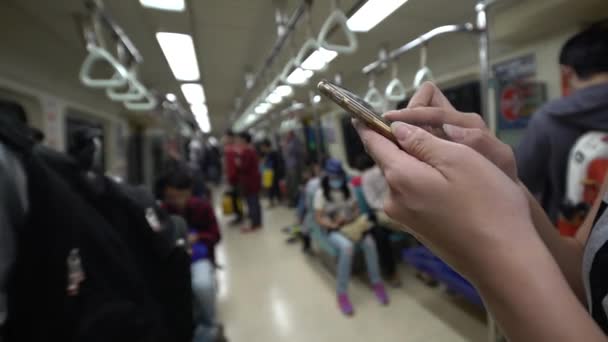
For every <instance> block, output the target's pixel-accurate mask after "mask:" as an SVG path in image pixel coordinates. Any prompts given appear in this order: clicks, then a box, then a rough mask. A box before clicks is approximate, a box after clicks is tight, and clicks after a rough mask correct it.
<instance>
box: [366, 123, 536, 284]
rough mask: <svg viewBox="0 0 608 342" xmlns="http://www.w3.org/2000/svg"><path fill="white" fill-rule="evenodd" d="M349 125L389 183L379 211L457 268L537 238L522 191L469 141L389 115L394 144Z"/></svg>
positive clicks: (470, 270)
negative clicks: (451, 138) (445, 137)
mask: <svg viewBox="0 0 608 342" xmlns="http://www.w3.org/2000/svg"><path fill="white" fill-rule="evenodd" d="M355 126H356V128H357V130H358V132H359V134H360V136H361V138H362V140H363V143H364V145H365V147H366V148H367V150H368V152H369V153H370V154H371V155H372V157H373V158H374V159H375V160H376V162H377V163H378V165H379V166H380V168H381V169H382V170H383V172H384V175H385V177H386V180H387V183H388V185H389V190H390V191H389V192H390V193H389V196H388V198H387V199H386V200H385V205H384V209H385V211H386V213H387V214H388V215H389V216H390V217H391V218H393V219H394V220H396V221H398V222H400V223H402V224H405V225H407V226H408V227H411V229H412V231H413V233H414V235H416V236H417V237H418V238H420V239H421V240H422V242H424V243H426V244H427V245H429V246H430V247H431V248H433V249H434V250H435V251H436V252H437V253H438V254H439V255H440V256H442V257H443V258H444V259H445V260H446V261H448V262H450V263H451V264H452V265H454V266H455V267H456V268H457V269H458V270H459V271H461V272H462V273H463V274H465V275H468V276H472V277H473V278H475V276H476V275H479V274H476V272H478V271H480V270H479V267H478V266H483V263H484V262H485V261H486V260H488V261H489V260H490V259H493V258H500V256H505V257H508V255H509V254H511V253H513V250H512V248H513V245H514V243H516V241H525V240H534V239H535V238H536V239H538V237H537V235H536V233H535V231H534V228H533V226H532V224H531V221H530V215H529V211H528V204H527V201H526V197H525V195H524V194H523V193H522V191H521V190H520V189H519V188H518V186H517V185H516V184H515V183H514V182H513V181H511V180H510V179H509V178H508V177H506V176H505V174H504V173H503V172H501V171H500V170H499V169H498V168H497V167H496V166H495V165H493V164H492V163H490V162H489V161H488V160H487V159H486V158H484V157H482V156H481V155H480V154H478V153H476V152H475V151H473V150H472V149H471V148H469V147H467V146H464V145H461V144H457V143H454V142H449V141H446V140H442V139H439V138H437V137H435V136H433V135H432V134H430V133H428V132H427V131H425V130H423V129H421V128H419V127H416V126H412V125H408V124H405V123H401V122H395V123H393V126H392V128H393V133H394V134H395V137H396V138H397V140H398V142H399V144H400V145H401V148H402V149H399V147H397V146H396V145H395V144H393V143H392V142H390V141H389V140H387V139H386V138H384V137H382V136H381V135H379V134H377V133H375V132H374V131H372V130H371V129H369V128H368V127H367V126H365V125H364V124H362V123H360V122H355ZM482 268H483V267H482ZM486 271H487V269H486Z"/></svg>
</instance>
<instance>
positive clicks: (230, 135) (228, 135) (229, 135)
mask: <svg viewBox="0 0 608 342" xmlns="http://www.w3.org/2000/svg"><path fill="white" fill-rule="evenodd" d="M225 135H226V136H227V137H230V138H234V136H235V134H234V132H233V131H232V130H231V129H227V130H226V133H225Z"/></svg>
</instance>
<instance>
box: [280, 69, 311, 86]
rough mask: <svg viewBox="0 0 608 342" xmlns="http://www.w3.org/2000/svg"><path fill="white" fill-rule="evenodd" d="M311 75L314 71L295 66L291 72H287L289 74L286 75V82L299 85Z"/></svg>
mask: <svg viewBox="0 0 608 342" xmlns="http://www.w3.org/2000/svg"><path fill="white" fill-rule="evenodd" d="M312 75H314V72H312V70H304V69H302V68H295V69H294V70H293V71H292V72H291V74H289V76H287V80H286V81H287V83H289V84H294V85H300V84H304V83H306V82H307V81H308V79H309V78H311V77H312Z"/></svg>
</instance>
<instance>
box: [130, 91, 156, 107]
mask: <svg viewBox="0 0 608 342" xmlns="http://www.w3.org/2000/svg"><path fill="white" fill-rule="evenodd" d="M144 99H145V101H144V102H141V101H126V102H125V103H124V104H125V107H126V108H127V109H129V110H132V111H135V112H148V111H151V110H153V109H155V108H156V106H158V100H157V99H156V97H155V96H154V95H152V94H151V93H150V92H149V91H148V90H147V89H146V95H145V96H144Z"/></svg>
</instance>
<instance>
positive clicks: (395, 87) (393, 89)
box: [384, 78, 407, 102]
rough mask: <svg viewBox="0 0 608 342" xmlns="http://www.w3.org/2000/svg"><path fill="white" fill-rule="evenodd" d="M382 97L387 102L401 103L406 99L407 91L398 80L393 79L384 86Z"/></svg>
mask: <svg viewBox="0 0 608 342" xmlns="http://www.w3.org/2000/svg"><path fill="white" fill-rule="evenodd" d="M384 96H385V97H386V99H387V100H389V101H396V102H398V101H403V100H405V98H406V97H407V91H406V90H405V86H404V85H403V83H402V82H401V81H400V80H399V79H398V78H393V79H392V80H391V81H390V82H389V83H388V85H387V86H386V90H385V91H384Z"/></svg>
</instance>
